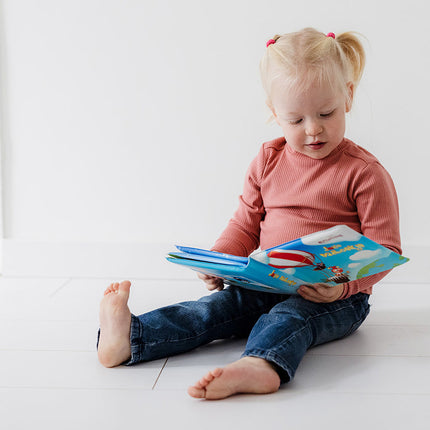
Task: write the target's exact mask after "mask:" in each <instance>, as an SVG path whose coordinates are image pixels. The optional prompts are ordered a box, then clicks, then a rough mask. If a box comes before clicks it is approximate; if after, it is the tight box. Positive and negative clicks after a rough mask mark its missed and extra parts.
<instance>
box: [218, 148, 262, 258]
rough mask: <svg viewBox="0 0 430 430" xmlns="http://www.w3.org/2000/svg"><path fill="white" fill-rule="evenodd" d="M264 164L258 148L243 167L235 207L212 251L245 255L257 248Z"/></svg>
mask: <svg viewBox="0 0 430 430" xmlns="http://www.w3.org/2000/svg"><path fill="white" fill-rule="evenodd" d="M264 165H265V154H264V148H263V147H262V148H261V150H260V152H259V154H258V155H257V156H256V157H255V158H254V160H253V161H252V163H251V164H250V166H249V168H248V170H247V173H246V177H245V184H244V187H243V193H242V195H241V196H240V197H239V207H238V209H237V210H236V212H235V213H234V215H233V217H232V218H231V219H230V221H229V223H228V225H227V227H226V228H225V230H224V231H223V232H222V234H221V236H220V237H219V238H218V240H217V241H216V242H215V245H214V246H213V248H212V250H213V251H218V252H226V253H229V254H234V255H240V256H244V257H247V256H248V255H249V254H251V253H252V252H253V251H254V250H255V249H257V248H258V247H259V244H260V223H261V221H262V220H263V219H264V215H265V210H264V204H263V198H262V195H261V178H262V174H263V171H264Z"/></svg>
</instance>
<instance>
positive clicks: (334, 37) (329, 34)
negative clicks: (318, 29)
mask: <svg viewBox="0 0 430 430" xmlns="http://www.w3.org/2000/svg"><path fill="white" fill-rule="evenodd" d="M327 37H332V38H333V39H336V35H335V34H334V33H327Z"/></svg>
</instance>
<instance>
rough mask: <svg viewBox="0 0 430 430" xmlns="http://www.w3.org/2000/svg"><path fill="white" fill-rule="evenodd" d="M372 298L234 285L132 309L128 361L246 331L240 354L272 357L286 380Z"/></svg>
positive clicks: (348, 326)
mask: <svg viewBox="0 0 430 430" xmlns="http://www.w3.org/2000/svg"><path fill="white" fill-rule="evenodd" d="M368 298H369V296H368V295H367V294H363V293H359V294H356V295H354V296H352V297H349V298H348V299H344V300H339V301H336V302H333V303H322V304H321V303H313V302H310V301H307V300H305V299H303V298H302V297H301V296H297V295H280V294H273V293H260V292H256V291H251V290H246V289H243V288H240V287H233V286H230V287H227V288H225V289H224V290H222V291H219V292H216V293H212V294H210V295H208V296H205V297H202V298H201V299H199V300H197V301H188V302H182V303H178V304H175V305H171V306H166V307H163V308H160V309H156V310H154V311H151V312H148V313H145V314H143V315H140V316H135V315H132V320H131V333H130V342H131V359H130V360H129V361H128V362H126V363H124V364H127V365H128V364H134V363H138V362H141V361H149V360H155V359H160V358H164V357H168V356H172V355H175V354H180V353H183V352H187V351H190V350H192V349H194V348H197V347H199V346H201V345H204V344H207V343H209V342H211V341H213V340H217V339H227V338H231V337H233V336H236V337H248V341H247V344H246V348H245V351H244V352H243V355H242V356H243V357H246V356H252V357H260V358H263V359H265V360H267V361H269V362H270V363H272V364H273V365H274V367H275V369H276V370H277V371H278V374H279V375H280V378H281V381H282V382H287V381H289V380H291V379H292V378H293V377H294V374H295V372H296V370H297V367H298V366H299V363H300V361H301V360H302V358H303V356H304V355H305V353H306V351H307V350H308V349H309V348H311V347H312V346H315V345H318V344H322V343H325V342H329V341H332V340H335V339H340V338H342V337H345V336H348V335H349V334H351V333H352V332H354V331H355V330H356V329H357V328H358V327H359V326H360V325H361V323H362V322H363V321H364V319H365V318H366V316H367V314H368V313H369V304H368Z"/></svg>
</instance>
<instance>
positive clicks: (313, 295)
mask: <svg viewBox="0 0 430 430" xmlns="http://www.w3.org/2000/svg"><path fill="white" fill-rule="evenodd" d="M297 292H298V293H299V294H300V295H301V296H302V297H303V298H304V299H306V300H309V301H311V302H315V303H323V302H325V300H326V299H325V297H324V296H321V295H320V294H318V292H317V291H316V290H314V289H313V288H312V287H309V286H303V285H302V286H301V287H300V288H299V289H298V290H297Z"/></svg>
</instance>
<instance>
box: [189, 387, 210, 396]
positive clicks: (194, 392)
mask: <svg viewBox="0 0 430 430" xmlns="http://www.w3.org/2000/svg"><path fill="white" fill-rule="evenodd" d="M188 394H189V395H190V396H191V397H194V398H196V399H204V398H205V395H206V390H204V389H203V388H197V387H196V386H194V387H189V388H188Z"/></svg>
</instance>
